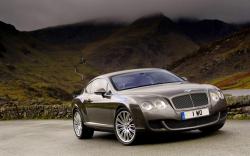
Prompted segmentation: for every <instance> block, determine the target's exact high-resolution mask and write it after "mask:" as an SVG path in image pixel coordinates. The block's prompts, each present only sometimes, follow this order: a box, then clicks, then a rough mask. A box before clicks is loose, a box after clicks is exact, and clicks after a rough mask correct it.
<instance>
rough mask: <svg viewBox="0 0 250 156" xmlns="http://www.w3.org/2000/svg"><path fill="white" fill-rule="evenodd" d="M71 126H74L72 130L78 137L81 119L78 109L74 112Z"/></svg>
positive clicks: (80, 132)
mask: <svg viewBox="0 0 250 156" xmlns="http://www.w3.org/2000/svg"><path fill="white" fill-rule="evenodd" d="M73 126H74V131H75V133H76V135H77V136H78V137H80V136H81V134H82V120H81V116H80V113H79V112H78V111H76V112H75V113H74V122H73Z"/></svg>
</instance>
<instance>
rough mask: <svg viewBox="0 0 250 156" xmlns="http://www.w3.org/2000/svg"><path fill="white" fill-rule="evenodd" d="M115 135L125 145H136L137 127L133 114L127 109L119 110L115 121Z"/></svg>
mask: <svg viewBox="0 0 250 156" xmlns="http://www.w3.org/2000/svg"><path fill="white" fill-rule="evenodd" d="M114 127H115V135H116V138H117V140H118V141H119V142H120V143H122V144H123V145H132V144H135V140H136V136H137V133H136V127H135V124H134V120H133V117H132V115H131V113H130V112H129V111H128V110H127V109H126V108H121V109H118V111H117V112H116V115H115V121H114Z"/></svg>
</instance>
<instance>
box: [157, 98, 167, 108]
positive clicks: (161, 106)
mask: <svg viewBox="0 0 250 156" xmlns="http://www.w3.org/2000/svg"><path fill="white" fill-rule="evenodd" d="M154 106H155V107H156V108H157V109H164V108H166V107H167V105H166V103H165V102H164V101H162V100H156V101H154Z"/></svg>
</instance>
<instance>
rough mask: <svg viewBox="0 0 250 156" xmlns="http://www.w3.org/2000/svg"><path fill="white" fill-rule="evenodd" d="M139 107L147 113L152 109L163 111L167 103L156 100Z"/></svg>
mask: <svg viewBox="0 0 250 156" xmlns="http://www.w3.org/2000/svg"><path fill="white" fill-rule="evenodd" d="M141 107H142V108H143V109H144V110H147V111H149V110H152V109H153V108H156V109H165V108H166V107H167V103H166V102H164V101H162V100H159V99H157V100H155V101H153V102H143V103H142V105H141Z"/></svg>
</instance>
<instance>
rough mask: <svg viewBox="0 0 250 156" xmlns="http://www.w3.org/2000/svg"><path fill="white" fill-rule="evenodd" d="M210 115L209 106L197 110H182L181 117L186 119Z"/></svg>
mask: <svg viewBox="0 0 250 156" xmlns="http://www.w3.org/2000/svg"><path fill="white" fill-rule="evenodd" d="M208 115H209V109H208V108H204V109H197V110H192V111H186V112H181V119H182V120H186V119H192V118H198V117H202V116H208Z"/></svg>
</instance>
